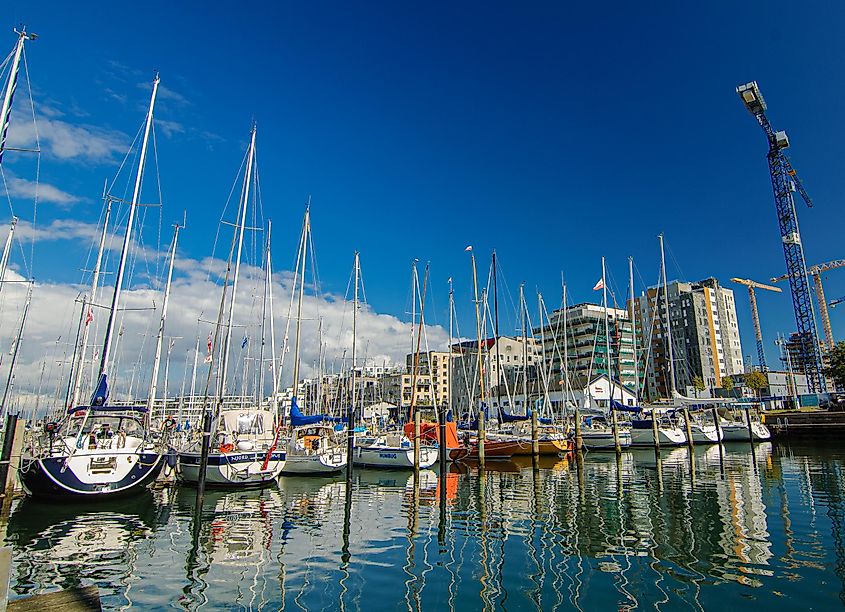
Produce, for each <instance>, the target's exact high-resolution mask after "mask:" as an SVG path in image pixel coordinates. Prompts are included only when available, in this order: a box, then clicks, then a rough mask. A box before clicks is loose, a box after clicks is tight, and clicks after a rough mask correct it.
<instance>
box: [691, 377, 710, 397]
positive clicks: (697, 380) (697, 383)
mask: <svg viewBox="0 0 845 612" xmlns="http://www.w3.org/2000/svg"><path fill="white" fill-rule="evenodd" d="M692 386H693V387H694V388H695V390H696V391H698V392H699V393H700V392H702V391H704V390H705V389H706V388H707V387H705V386H704V381H703V380H701V376H695V377H693V379H692Z"/></svg>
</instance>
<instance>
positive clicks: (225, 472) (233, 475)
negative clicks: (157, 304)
mask: <svg viewBox="0 0 845 612" xmlns="http://www.w3.org/2000/svg"><path fill="white" fill-rule="evenodd" d="M255 136H256V129H255V126H254V125H253V127H252V132H251V134H250V142H249V149H248V151H247V160H246V171H245V173H244V183H243V188H242V189H241V198H240V205H239V207H238V221H237V224H236V227H235V232H234V236H233V238H232V248H231V251H230V255H229V262H228V266H227V271H226V278H225V280H224V283H223V291H222V296H221V299H220V310H219V312H218V316H217V324H216V328H215V333H214V337H215V341H214V342H213V343H212V346H214V345H216V341H217V338H218V337H219V335H220V333H221V330H222V333H223V337H224V341H223V346H222V349H221V351H220V352H219V357H218V358H219V360H220V365H219V368H218V380H217V385H216V387H217V392H216V394H215V396H216V397H215V403H214V406H206V410H207V411H211V414H210V415H206V418H209V416H210V417H211V424H212V431H213V432H214V437H213V438H212V441H211V447H210V449H209V453H208V464H207V467H206V473H205V482H206V486H210V487H215V486H216V487H232V488H240V487H260V486H266V485H269V484H272V483H274V482H275V481H276V477H277V476H278V475H279V473H280V472H281V470H282V468H283V467H284V465H285V457H286V453H285V449H284V446H283V445H282V446H281V448H280V447H279V429H278V419H277V415H276V414H275V413H274V412H272V411H270V410H265V409H262V408H259V407H257V406H255V405H251V406H242V405H240V404H236V405H229V404H227V403H226V401H225V397H226V392H227V387H226V383H227V380H226V379H227V374H228V367H229V350H230V347H231V343H232V322H233V317H234V311H235V302H236V298H237V290H238V275H239V273H240V263H241V252H242V249H243V238H244V230H245V227H246V213H247V208H248V205H249V198H250V188H251V184H252V180H253V178H254V172H255ZM232 266H234V272H233V274H232V283H231V296H230V298H229V302H228V305H229V308H228V316H227V318H226V322H225V324H224V322H223V311H224V309H225V306H226V295H227V290H228V289H229V287H228V284H229V282H228V281H229V270H231V269H232ZM212 370H213V364H209V371H208V378H207V380H206V393H205V395H206V397H207V398H208V397H209V387H210V382H211V376H212ZM201 464H202V438H201V437H200V438H198V439H194V440H193V441H192V442H191V443H190V444H189V446H188V447H187V448H184V449H182V450H181V451H179V469H178V474H179V478H180V480H182V481H183V482H187V483H191V484H195V483H197V482H198V481H199V475H200V466H201Z"/></svg>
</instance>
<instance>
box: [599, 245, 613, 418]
mask: <svg viewBox="0 0 845 612" xmlns="http://www.w3.org/2000/svg"><path fill="white" fill-rule="evenodd" d="M601 284H602V301H603V302H604V351H605V353H604V358H605V367H606V369H607V384H608V390H609V395H608V399H607V408H608V410H613V407H612V404H613V360H612V359H611V358H610V322H609V319H608V316H607V309H608V305H607V279H606V271H605V261H604V257H602V258H601Z"/></svg>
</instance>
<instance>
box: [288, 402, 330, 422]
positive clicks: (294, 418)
mask: <svg viewBox="0 0 845 612" xmlns="http://www.w3.org/2000/svg"><path fill="white" fill-rule="evenodd" d="M325 418H326V417H325V415H323V414H315V415H313V416H305V415H304V414H302V411H301V410H300V409H299V406H298V405H297V404H296V398H295V397H293V398H291V400H290V424H291V425H293V426H294V427H302V426H303V425H316V424H317V423H321V422H322V421H323V420H324V419H325Z"/></svg>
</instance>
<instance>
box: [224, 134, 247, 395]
mask: <svg viewBox="0 0 845 612" xmlns="http://www.w3.org/2000/svg"><path fill="white" fill-rule="evenodd" d="M254 161H255V124H253V126H252V133H251V134H250V139H249V153H248V154H247V160H246V173H245V174H244V185H243V192H242V194H241V207H240V209H239V211H238V212H239V213H240V219H239V222H238V229H237V231H238V246H237V254H236V256H235V271H234V274H233V275H232V299H231V300H229V317H228V319H227V321H226V335H225V339H224V341H223V350H222V354H221V359H220V361H221V363H220V395H219V399H220V400H221V401H222V399H223V398H224V397H225V396H226V375H227V373H228V370H229V347H230V346H231V344H232V324H233V320H232V319H233V317H234V315H235V302H236V298H237V295H238V275H239V273H240V270H241V252H242V251H243V246H244V229H245V228H246V209H247V208H248V205H249V188H250V186H251V184H252V169H253V164H254Z"/></svg>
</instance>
